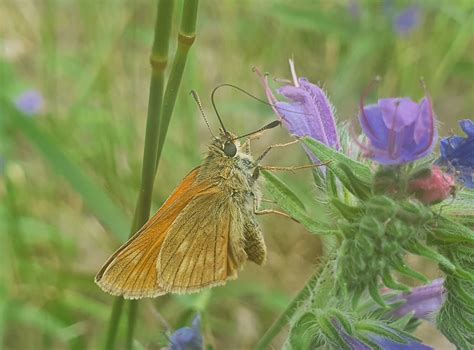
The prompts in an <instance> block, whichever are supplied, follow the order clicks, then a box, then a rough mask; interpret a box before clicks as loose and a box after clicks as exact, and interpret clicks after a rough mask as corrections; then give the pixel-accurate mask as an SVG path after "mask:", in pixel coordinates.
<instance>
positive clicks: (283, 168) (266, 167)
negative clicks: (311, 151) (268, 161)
mask: <svg viewBox="0 0 474 350" xmlns="http://www.w3.org/2000/svg"><path fill="white" fill-rule="evenodd" d="M326 164H329V162H328V163H320V164H307V165H300V166H269V165H261V166H260V169H263V170H270V171H291V172H294V171H295V170H302V169H310V168H316V167H319V166H323V165H326Z"/></svg>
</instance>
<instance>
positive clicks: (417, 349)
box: [370, 336, 434, 350]
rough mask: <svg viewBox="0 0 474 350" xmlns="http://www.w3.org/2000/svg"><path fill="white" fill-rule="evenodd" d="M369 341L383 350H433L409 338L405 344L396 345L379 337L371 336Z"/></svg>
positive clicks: (396, 343)
mask: <svg viewBox="0 0 474 350" xmlns="http://www.w3.org/2000/svg"><path fill="white" fill-rule="evenodd" d="M370 340H372V341H373V342H374V343H376V344H377V345H378V346H379V347H380V348H381V349H384V350H434V349H433V348H432V347H431V346H428V345H425V344H422V343H420V342H418V341H416V340H412V339H409V338H406V343H405V344H402V343H398V342H396V341H393V340H391V339H388V338H382V337H380V336H371V337H370Z"/></svg>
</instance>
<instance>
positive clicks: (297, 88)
mask: <svg viewBox="0 0 474 350" xmlns="http://www.w3.org/2000/svg"><path fill="white" fill-rule="evenodd" d="M290 68H291V73H292V78H293V84H292V85H290V84H288V85H285V86H283V87H281V88H280V89H278V90H277V91H278V93H279V94H280V95H283V96H284V97H286V98H287V99H288V100H290V102H281V101H278V100H277V99H276V97H275V96H274V95H273V93H272V91H271V89H270V87H269V85H268V79H267V77H266V76H262V74H260V72H259V71H258V70H256V72H257V74H258V75H259V76H260V78H261V80H262V82H263V85H264V88H265V92H266V95H267V98H268V100H269V102H270V103H271V105H272V107H273V110H274V111H275V113H276V114H277V115H278V116H279V117H280V119H281V120H282V122H283V125H284V126H285V127H286V128H287V129H288V131H289V132H290V134H292V135H294V136H297V137H303V136H310V137H312V138H314V139H316V140H318V141H320V142H322V143H324V144H325V145H327V146H330V147H332V148H334V149H337V150H339V149H340V144H339V137H338V134H337V128H336V121H335V119H334V107H333V106H332V105H331V103H330V102H329V99H328V98H327V96H326V94H325V93H324V91H323V90H322V89H321V88H320V87H319V86H317V85H314V84H312V83H310V82H309V81H308V80H307V79H305V78H298V77H297V76H296V72H295V67H294V64H293V61H292V60H290ZM310 156H311V157H312V158H313V159H315V157H314V156H313V155H312V154H310Z"/></svg>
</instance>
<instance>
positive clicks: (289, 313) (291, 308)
mask: <svg viewBox="0 0 474 350" xmlns="http://www.w3.org/2000/svg"><path fill="white" fill-rule="evenodd" d="M320 274H321V273H320V271H318V270H317V271H316V272H315V273H314V274H313V275H312V276H311V277H310V278H309V280H308V282H307V283H306V285H305V286H304V287H303V289H302V290H301V291H300V292H299V293H298V294H297V295H296V297H295V298H294V299H293V300H292V301H291V303H290V304H289V305H288V306H287V307H286V309H285V311H283V313H282V314H281V315H280V316H279V317H278V319H277V320H276V321H275V322H273V324H272V326H271V327H270V328H269V329H268V330H267V331H266V332H265V334H264V335H263V337H262V338H261V339H260V341H259V342H258V344H257V347H256V348H255V349H256V350H266V349H269V348H270V346H269V345H270V343H271V342H272V340H273V338H275V337H276V336H277V335H278V333H280V331H281V330H282V329H283V328H284V327H285V326H286V325H287V324H288V321H289V320H290V319H291V318H292V317H293V315H294V314H295V311H296V310H297V308H298V305H300V304H301V303H302V302H304V301H306V300H307V299H308V297H309V296H310V291H311V290H312V289H313V288H314V286H315V285H316V283H317V282H318V279H319V276H320Z"/></svg>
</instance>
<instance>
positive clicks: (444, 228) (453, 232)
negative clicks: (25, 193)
mask: <svg viewBox="0 0 474 350" xmlns="http://www.w3.org/2000/svg"><path fill="white" fill-rule="evenodd" d="M473 208H474V207H471V213H472V210H473ZM430 226H431V227H430V230H429V232H430V233H431V234H432V235H434V237H435V239H436V241H437V242H438V241H441V242H442V243H447V244H450V243H461V242H466V243H474V231H472V230H471V229H470V228H468V227H466V226H464V225H462V224H459V223H457V222H455V221H452V220H450V219H447V218H445V217H443V216H437V217H435V218H434V219H433V223H432V224H431V225H430Z"/></svg>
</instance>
